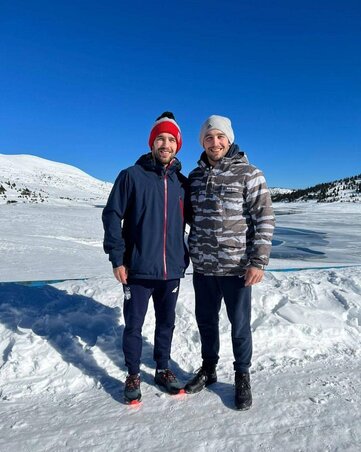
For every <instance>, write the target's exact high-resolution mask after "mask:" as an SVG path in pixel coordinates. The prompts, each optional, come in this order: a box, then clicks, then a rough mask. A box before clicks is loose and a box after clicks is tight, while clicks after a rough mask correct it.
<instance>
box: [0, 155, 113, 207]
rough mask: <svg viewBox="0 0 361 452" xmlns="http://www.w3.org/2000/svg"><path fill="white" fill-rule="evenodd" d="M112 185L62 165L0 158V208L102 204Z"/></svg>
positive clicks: (18, 157) (29, 158) (22, 157)
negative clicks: (23, 205) (23, 204)
mask: <svg viewBox="0 0 361 452" xmlns="http://www.w3.org/2000/svg"><path fill="white" fill-rule="evenodd" d="M111 188H112V184H110V183H109V182H103V181H100V180H98V179H96V178H94V177H92V176H89V174H87V173H85V172H84V171H82V170H80V169H78V168H76V167H74V166H71V165H67V164H65V163H59V162H53V161H51V160H47V159H43V158H41V157H36V156H34V155H25V154H24V155H5V154H0V204H11V203H51V204H61V205H64V204H65V205H66V204H74V203H76V204H85V205H87V204H88V205H97V204H104V202H105V201H106V199H107V197H108V195H109V192H110V190H111Z"/></svg>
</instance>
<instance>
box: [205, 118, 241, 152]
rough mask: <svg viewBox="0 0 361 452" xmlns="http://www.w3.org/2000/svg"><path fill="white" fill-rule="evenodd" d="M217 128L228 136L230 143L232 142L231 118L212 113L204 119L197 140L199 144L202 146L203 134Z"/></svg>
mask: <svg viewBox="0 0 361 452" xmlns="http://www.w3.org/2000/svg"><path fill="white" fill-rule="evenodd" d="M213 129H217V130H220V131H221V132H223V133H224V134H225V135H226V137H227V138H228V140H229V142H230V144H233V142H234V132H233V129H232V123H231V120H230V119H228V118H226V117H225V116H218V115H212V116H210V117H209V118H207V119H206V120H205V122H204V123H203V125H202V127H201V132H200V134H199V140H200V142H201V146H202V147H203V141H204V138H205V136H206V135H207V133H208V132H209V131H210V130H213Z"/></svg>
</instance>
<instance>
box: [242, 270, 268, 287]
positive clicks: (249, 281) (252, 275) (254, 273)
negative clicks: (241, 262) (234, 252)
mask: <svg viewBox="0 0 361 452" xmlns="http://www.w3.org/2000/svg"><path fill="white" fill-rule="evenodd" d="M263 275H264V270H261V269H260V268H257V267H248V268H247V270H246V274H245V276H244V285H245V286H253V285H254V284H257V283H259V282H261V281H262V279H263Z"/></svg>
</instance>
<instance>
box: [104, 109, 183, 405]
mask: <svg viewBox="0 0 361 452" xmlns="http://www.w3.org/2000/svg"><path fill="white" fill-rule="evenodd" d="M149 146H150V149H151V152H150V153H148V154H145V155H142V156H141V157H140V158H139V159H138V161H137V162H136V164H135V165H134V166H131V167H130V168H127V169H125V170H123V171H121V173H120V174H119V176H118V178H117V179H116V181H115V183H114V186H113V189H112V191H111V193H110V196H109V199H108V202H107V205H106V207H105V208H104V211H103V225H104V231H105V234H104V251H105V252H106V253H107V254H109V260H110V261H111V263H112V265H113V272H114V276H115V278H116V279H117V280H118V281H119V282H120V283H122V284H123V290H124V320H125V328H124V334H123V352H124V356H125V364H126V366H127V368H128V376H127V379H126V382H125V390H124V396H125V400H126V402H128V403H132V402H133V403H135V402H137V401H139V400H140V399H141V391H140V374H139V371H140V358H141V352H142V327H143V323H144V319H145V315H146V312H147V308H148V302H149V299H150V297H151V296H152V297H153V302H154V311H155V318H156V326H155V335H154V356H153V358H154V361H155V362H156V366H157V368H156V373H155V377H154V379H155V382H156V383H157V384H158V385H160V386H161V387H163V388H164V389H165V390H166V391H167V392H169V393H171V394H177V393H178V392H179V391H180V384H179V383H178V381H177V379H176V377H175V375H174V374H173V372H172V371H171V370H170V369H169V368H168V361H169V359H170V351H171V342H172V336H173V330H174V323H175V306H176V302H177V298H178V291H179V279H180V278H182V277H184V272H185V269H186V268H187V266H188V262H189V259H188V253H187V249H186V246H185V244H184V225H185V221H184V205H185V203H186V204H187V203H188V183H187V179H186V178H185V177H184V176H183V175H182V174H181V173H180V170H181V164H180V162H179V160H178V159H177V158H176V157H175V155H176V153H177V152H178V151H179V149H180V148H181V146H182V136H181V131H180V128H179V126H178V124H177V123H176V121H175V118H174V116H173V114H172V113H170V112H165V113H163V114H162V115H161V116H160V117H159V118H157V120H156V122H155V124H154V125H153V128H152V130H151V132H150V136H149Z"/></svg>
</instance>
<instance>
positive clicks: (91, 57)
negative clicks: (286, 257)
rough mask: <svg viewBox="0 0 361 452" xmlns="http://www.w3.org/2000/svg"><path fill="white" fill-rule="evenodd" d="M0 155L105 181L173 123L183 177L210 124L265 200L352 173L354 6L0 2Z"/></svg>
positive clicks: (357, 107)
mask: <svg viewBox="0 0 361 452" xmlns="http://www.w3.org/2000/svg"><path fill="white" fill-rule="evenodd" d="M0 8H1V10H0V61H1V65H0V153H4V154H23V153H25V154H34V155H38V156H40V157H44V158H47V159H51V160H56V161H60V162H65V163H69V164H71V165H75V166H77V167H79V168H81V169H82V170H84V171H86V172H88V173H89V174H91V175H93V176H95V177H97V178H99V179H103V180H108V181H113V180H114V179H115V177H116V175H117V174H118V172H119V171H120V170H121V169H122V168H124V167H127V166H129V165H131V164H133V163H134V162H135V160H136V159H137V158H138V156H139V155H140V154H142V153H144V152H147V151H148V147H147V142H148V136H149V131H150V128H151V126H152V124H153V122H154V120H155V119H156V117H157V116H159V114H160V113H162V112H163V111H164V110H170V111H173V112H174V114H175V116H176V119H177V121H178V123H179V124H180V126H181V129H182V134H183V148H182V150H181V151H180V153H179V158H180V160H181V161H182V164H183V169H184V173H185V174H188V172H189V171H190V170H191V169H192V168H193V167H194V166H195V165H196V162H197V160H198V157H199V155H200V153H201V147H200V144H199V142H198V133H199V129H200V126H201V124H202V122H203V121H204V120H205V119H206V118H207V117H208V116H209V115H211V114H220V115H224V116H228V117H230V118H231V120H232V123H233V128H234V131H235V136H236V143H238V144H239V145H240V147H241V148H242V149H243V150H245V151H246V153H247V155H248V157H249V159H250V161H251V162H252V163H254V164H255V165H256V166H258V167H260V168H261V169H262V170H263V171H264V173H265V175H266V178H267V181H268V184H269V185H270V186H279V187H306V186H310V185H313V184H315V183H318V182H327V181H330V180H334V179H339V178H343V177H346V176H351V175H355V174H359V173H361V163H360V162H361V159H360V155H361V153H360V150H361V149H360V148H361V127H360V125H361V51H360V49H361V25H360V24H361V2H360V1H359V0H354V1H351V0H344V1H341V0H340V1H332V0H329V1H322V0H314V1H309V0H302V1H299V0H292V1H291V0H284V1H281V0H275V1H272V0H263V1H259V0H253V1H252V0H250V1H242V0H234V1H228V0H224V1H223V2H220V1H213V0H209V1H198V2H197V1H189V0H183V1H173V2H165V1H164V2H163V1H158V2H157V1H154V2H148V1H145V0H144V1H138V0H133V1H131V2H123V1H107V0H104V1H102V2H100V1H91V0H88V1H79V0H72V1H67V0H62V1H55V0H54V1H51V2H49V1H36V0H34V1H30V2H29V1H19V0H8V1H2V2H1V7H0Z"/></svg>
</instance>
